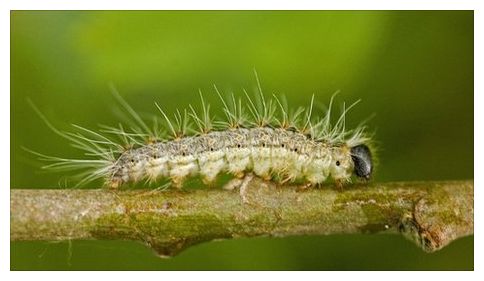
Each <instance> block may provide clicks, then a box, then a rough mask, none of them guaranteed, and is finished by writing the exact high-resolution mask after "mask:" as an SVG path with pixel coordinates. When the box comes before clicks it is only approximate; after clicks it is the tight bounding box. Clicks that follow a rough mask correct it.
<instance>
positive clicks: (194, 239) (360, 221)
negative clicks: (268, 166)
mask: <svg viewBox="0 0 484 281" xmlns="http://www.w3.org/2000/svg"><path fill="white" fill-rule="evenodd" d="M473 185H474V183H473V181H454V182H450V181H449V182H405V183H378V184H372V185H351V186H348V187H346V189H345V190H344V191H337V190H336V189H335V188H330V187H325V188H320V189H309V190H304V191H298V190H297V188H296V187H286V186H284V187H277V186H276V185H274V184H272V183H268V182H263V181H261V180H259V179H255V180H253V181H252V182H251V184H250V186H249V189H248V197H247V198H248V200H249V203H247V204H244V203H242V200H241V198H240V197H239V194H238V192H235V191H226V190H217V189H203V190H195V191H179V190H169V191H146V190H142V191H139V190H138V191H132V190H130V191H116V192H114V191H109V190H104V189H98V190H28V189H13V190H11V198H10V213H11V214H10V239H11V240H12V241H18V240H66V239H126V240H137V241H142V242H144V243H146V244H147V245H149V246H150V247H152V248H153V249H154V250H155V251H156V252H157V253H158V254H159V255H162V256H172V255H175V254H176V253H178V252H179V251H181V250H183V249H185V248H187V247H188V246H190V245H193V244H196V243H200V242H204V241H210V240H213V239H227V238H236V237H253V236H260V235H269V236H289V235H313V234H319V235H326V234H335V233H402V234H404V235H405V236H406V237H408V238H410V239H412V240H413V241H415V242H416V243H417V245H418V246H420V247H421V248H422V249H424V250H425V251H428V252H433V251H436V250H438V249H441V248H442V247H444V246H446V245H447V244H449V243H450V242H452V241H453V240H455V239H457V238H459V237H462V236H466V235H471V234H473V228H474V195H473V193H474V187H473Z"/></svg>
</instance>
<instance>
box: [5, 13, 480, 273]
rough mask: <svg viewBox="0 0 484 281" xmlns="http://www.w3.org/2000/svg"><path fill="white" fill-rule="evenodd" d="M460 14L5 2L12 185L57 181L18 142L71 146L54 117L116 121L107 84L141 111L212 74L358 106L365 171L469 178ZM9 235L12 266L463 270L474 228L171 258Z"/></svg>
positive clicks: (292, 98)
mask: <svg viewBox="0 0 484 281" xmlns="http://www.w3.org/2000/svg"><path fill="white" fill-rule="evenodd" d="M473 32H474V30H473V12H472V11H136V12H135V11H124V12H121V11H13V12H12V13H11V160H10V161H11V188H46V187H50V188H52V187H57V186H58V187H63V186H65V185H66V184H65V183H64V182H63V178H62V177H61V175H59V174H51V173H45V172H43V171H40V169H39V165H40V163H39V162H38V161H37V160H36V159H35V157H33V156H32V155H31V154H29V153H27V152H25V151H24V150H22V148H21V147H22V146H24V147H27V148H30V149H33V150H36V151H40V152H42V153H45V154H48V155H57V156H63V157H75V156H78V157H80V156H81V155H80V154H79V152H78V151H76V150H75V149H73V148H71V147H69V145H68V144H67V143H66V141H65V140H64V139H62V138H59V137H58V136H56V135H55V134H53V133H52V132H51V131H49V129H48V128H47V127H46V126H45V124H43V123H42V121H41V120H39V118H38V117H37V116H36V115H35V113H34V111H33V110H32V109H31V108H30V107H29V106H28V104H27V102H26V98H30V99H32V100H33V101H34V103H35V104H36V105H37V106H38V107H39V108H40V109H41V110H42V111H43V112H44V113H45V115H46V116H47V117H48V118H49V119H50V120H52V122H53V123H54V124H55V126H58V127H59V128H63V129H68V128H69V124H71V123H74V124H80V125H83V126H86V127H89V128H96V126H97V125H98V124H109V125H115V124H117V122H119V120H120V119H119V116H117V115H116V114H115V110H113V109H114V107H115V106H114V99H113V97H112V95H111V94H110V91H109V87H108V85H109V83H114V85H116V87H117V89H118V90H119V91H120V93H121V94H122V95H123V96H124V97H125V99H126V100H128V102H129V103H130V104H131V105H132V106H133V107H134V108H135V109H136V110H138V111H139V112H146V113H156V108H155V106H154V102H155V101H157V102H158V103H159V104H161V105H162V106H163V107H164V108H166V109H167V110H168V111H171V112H173V111H174V110H175V109H176V108H179V107H185V106H187V105H188V104H189V103H191V104H195V105H196V104H198V103H199V100H198V90H199V89H201V90H202V92H204V94H205V97H206V99H207V100H209V101H210V102H211V103H212V106H213V110H214V112H215V113H216V114H218V115H220V114H221V113H222V112H221V108H220V103H219V102H218V100H217V97H216V95H215V92H214V90H213V84H216V85H217V86H218V88H219V89H221V90H223V91H224V92H226V93H229V92H231V91H234V92H235V93H236V94H242V89H243V88H246V89H248V90H250V91H251V90H253V89H254V88H255V86H256V83H255V78H254V75H253V68H254V67H255V68H256V69H257V71H258V73H259V76H260V77H261V81H262V87H263V90H264V91H265V93H266V94H267V95H269V94H272V93H277V94H284V95H285V96H286V97H287V99H288V101H289V104H291V105H293V106H299V105H306V104H308V102H309V100H310V97H311V95H312V94H313V93H314V94H315V96H316V101H317V102H318V103H319V104H327V103H328V101H329V98H330V96H331V95H332V94H333V93H334V92H335V91H336V90H341V94H340V95H339V96H338V98H337V103H339V104H341V103H342V102H343V101H346V102H348V103H351V102H353V101H356V100H357V99H360V98H361V99H362V102H361V103H360V104H359V105H358V106H357V107H355V109H354V110H352V111H351V112H350V114H349V116H348V118H347V122H348V125H349V126H351V125H356V124H358V123H359V122H360V121H361V120H364V119H366V118H368V117H369V116H371V115H372V114H375V116H374V117H373V118H372V119H371V120H370V121H369V127H370V130H373V131H376V140H377V141H378V144H379V162H380V165H379V167H378V170H377V172H376V175H375V180H377V181H390V180H391V181H398V180H445V179H472V178H473V168H474V166H473V75H474V72H473V59H474V56H473V52H474V50H473ZM69 245H70V244H69V243H46V242H16V243H12V244H11V267H12V269H361V270H365V269H472V268H473V259H474V258H473V255H474V253H473V237H468V238H465V239H461V240H459V241H457V242H455V243H453V244H451V245H450V246H448V247H447V248H445V249H443V250H442V251H440V252H438V253H435V254H426V253H423V252H421V251H420V250H419V249H417V248H416V247H415V246H414V245H413V244H411V243H410V242H407V241H405V240H404V239H403V238H401V237H399V236H384V235H383V236H381V235H380V236H371V235H368V236H366V235H360V236H355V235H351V236H347V235H341V236H329V237H294V238H285V239H271V238H256V239H240V240H232V241H223V242H213V243H208V244H203V245H199V246H196V247H193V248H191V249H189V250H187V251H186V252H184V253H182V254H181V255H180V256H178V257H175V258H173V259H170V260H163V259H158V258H157V257H155V256H154V255H152V253H151V251H150V250H149V249H147V248H145V247H144V246H142V245H140V244H137V243H134V242H122V241H74V242H72V247H71V250H72V256H69V253H70V251H69Z"/></svg>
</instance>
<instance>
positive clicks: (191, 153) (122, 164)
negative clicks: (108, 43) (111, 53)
mask: <svg viewBox="0 0 484 281" xmlns="http://www.w3.org/2000/svg"><path fill="white" fill-rule="evenodd" d="M256 78H257V75H256ZM257 84H258V95H256V98H257V100H256V101H253V99H252V98H250V97H249V95H248V94H247V92H246V91H245V90H244V93H245V97H246V102H247V105H244V103H243V100H242V99H241V98H236V97H235V96H234V94H232V95H231V97H230V98H229V99H228V100H227V99H224V98H223V97H222V95H221V94H220V92H219V91H218V89H217V88H216V87H215V91H216V93H217V95H218V97H219V98H220V100H221V105H222V106H223V111H224V114H225V117H226V118H225V120H216V119H215V118H214V117H213V116H212V115H211V114H210V105H208V104H206V103H205V101H204V99H203V96H202V94H201V93H200V98H201V110H199V111H197V110H196V109H195V108H194V107H193V106H191V105H190V106H189V108H188V109H185V110H183V111H180V110H177V111H176V114H175V118H174V120H171V119H170V118H168V116H167V114H165V112H164V111H163V110H162V109H161V107H160V106H159V105H158V104H157V103H155V104H156V107H157V108H158V110H159V111H160V113H161V115H160V116H157V117H156V118H155V122H154V128H150V127H149V126H148V125H147V124H146V123H145V121H144V120H143V119H142V118H141V117H140V116H139V115H138V114H137V113H136V112H135V111H134V110H133V109H132V108H131V107H130V106H129V105H128V104H127V103H126V102H125V101H124V100H123V99H122V98H121V96H119V94H117V92H116V91H113V92H114V96H115V97H116V98H117V100H118V101H119V103H120V105H121V106H122V107H123V108H124V110H125V111H126V112H127V113H128V114H129V116H130V117H131V118H132V124H131V125H130V128H129V129H125V128H124V126H123V125H119V126H118V127H109V126H101V127H102V128H101V129H100V130H99V131H98V132H95V131H92V130H89V129H86V128H84V127H81V126H77V125H73V126H74V127H75V128H76V129H77V131H76V132H63V131H59V130H58V129H56V128H55V127H54V126H52V125H51V124H50V123H49V121H48V120H47V119H46V118H45V117H44V116H43V115H42V114H41V113H40V111H39V110H38V109H37V108H36V107H35V106H33V105H32V106H33V108H34V110H36V111H37V113H38V114H39V116H40V117H41V118H42V119H43V120H44V121H45V122H46V124H47V125H48V126H49V127H50V128H51V129H52V130H53V131H54V132H55V133H57V134H58V135H60V136H62V137H64V138H66V139H68V140H69V141H71V142H72V144H73V146H75V147H76V148H79V149H81V150H83V151H84V152H85V155H86V156H87V157H88V158H86V159H69V158H60V157H52V156H46V155H43V154H38V153H36V154H37V155H39V156H41V158H42V159H43V160H45V161H52V162H53V163H51V164H48V165H46V166H44V168H47V169H54V170H82V172H81V173H80V174H79V176H80V177H81V178H82V179H81V180H80V182H79V185H81V184H84V183H87V182H90V181H92V180H95V179H98V178H104V179H105V183H106V185H107V186H108V187H110V188H118V187H120V186H122V185H123V184H126V183H128V182H139V181H142V180H146V181H149V182H154V181H156V180H157V179H159V178H169V179H170V180H171V183H172V185H173V186H175V187H181V186H182V184H183V182H184V180H185V179H186V178H188V177H192V176H198V175H199V176H201V178H202V180H203V181H204V183H207V184H209V183H211V182H213V181H214V180H215V179H216V178H217V176H218V175H219V174H220V173H228V174H232V175H234V176H235V177H236V179H241V178H244V181H243V182H242V186H243V185H244V184H245V185H246V183H247V180H250V179H251V178H252V176H253V175H256V176H259V177H262V178H264V179H267V180H270V179H277V180H279V181H281V182H293V181H296V180H303V181H304V182H306V184H307V185H317V184H321V183H323V182H324V181H326V180H327V179H328V178H332V179H334V180H335V181H336V183H338V184H342V183H344V182H349V181H350V179H351V176H352V175H353V174H354V175H356V176H357V177H359V178H362V179H365V180H367V179H369V178H370V176H371V174H372V171H373V160H372V151H371V149H370V147H371V138H370V136H368V135H367V134H366V133H365V127H364V126H363V125H359V126H358V127H357V128H355V129H352V130H347V129H346V127H345V116H346V113H347V112H348V110H350V109H351V108H352V107H353V106H354V105H355V104H357V103H358V102H359V101H357V102H355V103H353V104H352V105H351V106H349V107H348V108H346V107H345V106H344V105H343V110H342V113H341V115H340V117H339V118H338V119H337V121H336V123H335V124H334V125H333V124H331V108H332V104H333V98H334V95H333V96H332V97H331V100H330V103H329V107H328V109H327V110H326V112H324V114H323V115H322V117H313V115H314V114H313V103H314V96H313V97H312V99H311V104H310V106H309V107H307V108H298V109H297V110H295V111H290V110H288V108H287V102H285V100H283V99H280V98H278V97H276V96H273V98H272V99H267V98H266V97H265V96H264V94H263V93H262V90H261V86H260V83H259V80H258V78H257ZM247 112H249V114H247ZM160 121H163V122H164V123H165V125H166V128H167V130H168V133H166V132H165V133H163V132H162V130H159V129H157V127H158V124H159V123H160ZM192 124H194V125H195V126H192ZM240 182H241V180H239V183H238V184H239V185H240Z"/></svg>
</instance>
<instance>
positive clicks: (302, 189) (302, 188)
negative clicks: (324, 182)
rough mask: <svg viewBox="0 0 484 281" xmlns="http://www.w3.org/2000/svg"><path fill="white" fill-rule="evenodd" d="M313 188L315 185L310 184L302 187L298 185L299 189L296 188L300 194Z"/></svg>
mask: <svg viewBox="0 0 484 281" xmlns="http://www.w3.org/2000/svg"><path fill="white" fill-rule="evenodd" d="M313 186H314V184H313V183H311V182H308V183H305V184H302V185H298V186H297V188H296V191H298V192H301V191H306V190H308V189H310V188H311V187H313Z"/></svg>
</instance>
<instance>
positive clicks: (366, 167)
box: [351, 144, 373, 180]
mask: <svg viewBox="0 0 484 281" xmlns="http://www.w3.org/2000/svg"><path fill="white" fill-rule="evenodd" d="M351 159H352V160H353V164H354V167H355V170H354V172H355V175H356V176H357V177H360V178H364V179H366V180H369V179H370V177H371V173H372V172H373V162H372V160H371V151H370V149H369V148H368V146H366V145H364V144H360V145H357V146H354V147H352V148H351Z"/></svg>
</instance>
